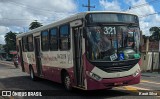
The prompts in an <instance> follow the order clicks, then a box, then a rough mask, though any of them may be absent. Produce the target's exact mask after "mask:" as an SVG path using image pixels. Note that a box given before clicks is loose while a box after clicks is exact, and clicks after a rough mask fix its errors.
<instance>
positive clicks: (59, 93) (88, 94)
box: [0, 61, 160, 99]
mask: <svg viewBox="0 0 160 99" xmlns="http://www.w3.org/2000/svg"><path fill="white" fill-rule="evenodd" d="M0 90H1V91H3V90H31V91H33V90H38V91H42V92H44V93H50V95H51V96H42V97H26V96H24V97H17V96H16V97H13V96H10V97H2V96H0V99H1V98H2V99H37V98H38V99H64V98H65V99H75V98H76V99H83V98H85V99H86V98H87V99H88V98H90V99H108V98H109V99H129V98H130V99H142V98H143V99H158V98H160V92H159V91H157V90H160V76H157V77H155V76H150V77H146V76H142V79H141V83H140V84H137V85H132V86H124V87H116V88H113V89H111V90H96V91H82V90H78V89H74V90H73V91H72V92H69V91H66V90H65V89H64V87H63V86H62V85H61V84H58V83H55V82H52V81H48V80H45V79H39V80H38V81H36V82H35V81H32V80H31V79H30V77H29V74H27V73H24V72H21V69H16V68H15V67H14V66H13V64H12V63H10V62H8V63H3V62H1V61H0ZM145 90H148V91H145ZM149 92H151V93H152V92H153V93H154V94H156V93H157V94H159V96H158V95H155V96H148V95H145V94H146V93H149ZM139 94H143V95H139Z"/></svg>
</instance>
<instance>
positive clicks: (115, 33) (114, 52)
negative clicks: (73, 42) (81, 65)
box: [86, 26, 140, 61]
mask: <svg viewBox="0 0 160 99" xmlns="http://www.w3.org/2000/svg"><path fill="white" fill-rule="evenodd" d="M86 31H87V46H88V47H87V57H88V59H89V60H90V61H124V60H133V59H139V58H140V55H139V43H140V30H139V28H138V27H128V26H92V27H87V29H86Z"/></svg>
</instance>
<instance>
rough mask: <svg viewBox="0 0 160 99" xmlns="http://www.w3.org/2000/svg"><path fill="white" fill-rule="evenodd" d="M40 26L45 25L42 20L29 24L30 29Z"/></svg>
mask: <svg viewBox="0 0 160 99" xmlns="http://www.w3.org/2000/svg"><path fill="white" fill-rule="evenodd" d="M40 26H43V25H42V24H41V23H40V22H38V21H37V20H34V21H33V22H32V23H31V24H30V25H29V29H30V30H32V29H35V28H38V27H40Z"/></svg>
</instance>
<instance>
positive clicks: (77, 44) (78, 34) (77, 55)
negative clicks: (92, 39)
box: [73, 28, 84, 87]
mask: <svg viewBox="0 0 160 99" xmlns="http://www.w3.org/2000/svg"><path fill="white" fill-rule="evenodd" d="M73 38H74V39H73V43H74V51H73V52H74V75H75V77H76V84H77V86H79V87H84V79H83V66H82V28H73Z"/></svg>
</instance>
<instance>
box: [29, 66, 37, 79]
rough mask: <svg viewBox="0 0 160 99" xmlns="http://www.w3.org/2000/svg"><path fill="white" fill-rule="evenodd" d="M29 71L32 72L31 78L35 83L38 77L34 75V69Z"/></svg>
mask: <svg viewBox="0 0 160 99" xmlns="http://www.w3.org/2000/svg"><path fill="white" fill-rule="evenodd" d="M29 71H30V78H31V80H33V81H35V80H36V77H35V74H34V71H33V68H32V67H30V69H29Z"/></svg>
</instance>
